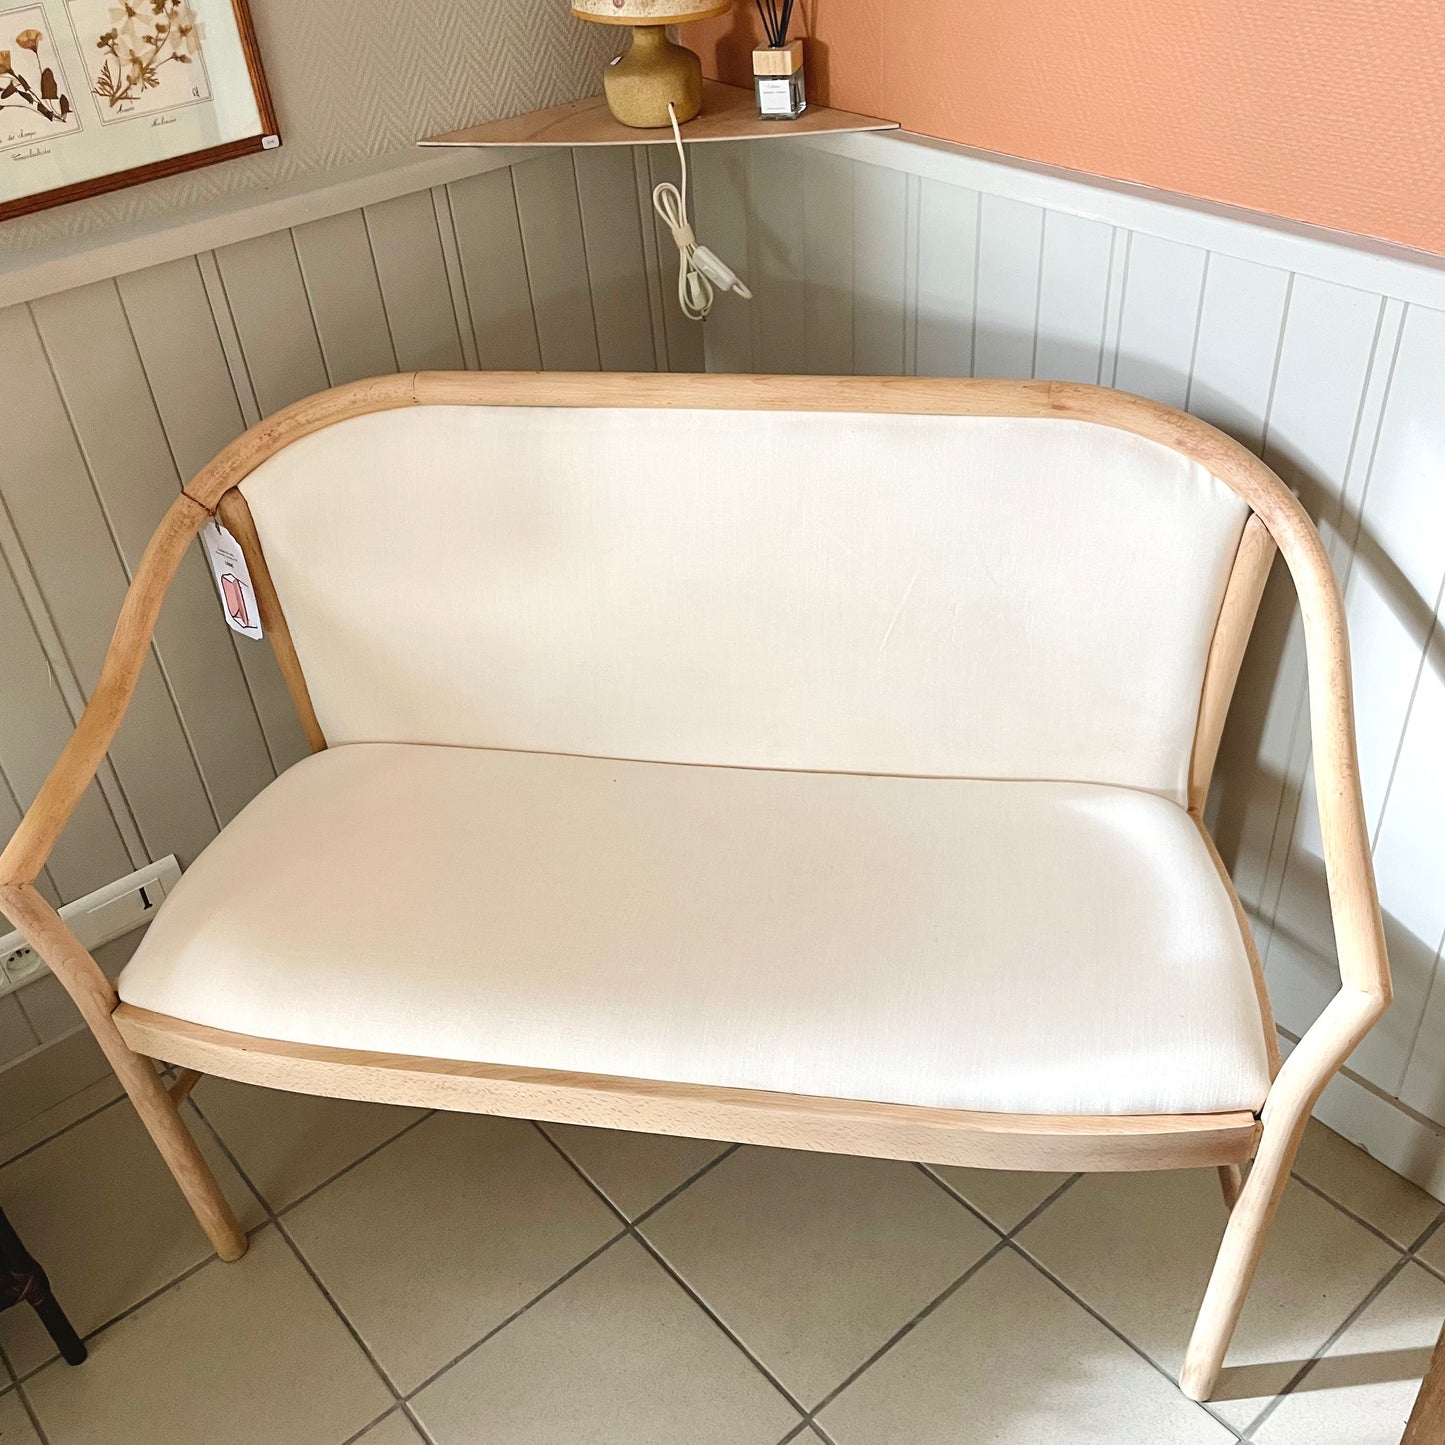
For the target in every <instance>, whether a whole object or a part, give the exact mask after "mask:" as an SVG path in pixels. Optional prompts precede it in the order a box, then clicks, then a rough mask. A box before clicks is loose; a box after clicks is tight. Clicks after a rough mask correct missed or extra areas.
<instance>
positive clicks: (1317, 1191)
mask: <svg viewBox="0 0 1445 1445" xmlns="http://www.w3.org/2000/svg"><path fill="white" fill-rule="evenodd" d="M1289 1177H1290V1178H1291V1179H1293V1180H1294V1182H1295V1183H1296V1184H1301V1185H1303V1186H1304V1187H1305V1188H1306V1189H1308V1190H1309V1192H1310V1193H1311V1194H1313V1195H1315V1196H1316V1197H1317V1198H1319V1199H1323V1200H1324V1202H1325V1203H1326V1204H1332V1205H1333V1206H1334V1207H1335V1208H1336V1209H1338V1210H1339V1212H1340V1213H1341V1214H1343V1215H1344V1216H1345V1218H1346V1219H1351V1220H1353V1221H1354V1222H1355V1223H1356V1224H1358V1225H1359V1226H1360V1228H1361V1229H1367V1230H1369V1232H1370V1233H1371V1234H1373V1235H1374V1236H1375V1238H1376V1239H1378V1240H1381V1241H1382V1242H1383V1243H1385V1244H1388V1245H1389V1246H1390V1248H1391V1249H1393V1250H1394V1251H1395V1253H1396V1254H1407V1253H1408V1252H1409V1249H1410V1246H1409V1245H1404V1244H1400V1243H1399V1242H1398V1241H1397V1240H1393V1239H1391V1238H1390V1236H1389V1235H1388V1234H1386V1233H1385V1231H1384V1230H1383V1229H1381V1228H1380V1227H1379V1226H1378V1225H1376V1224H1371V1223H1370V1221H1369V1220H1368V1219H1366V1218H1364V1216H1363V1215H1359V1214H1356V1213H1355V1211H1354V1210H1353V1209H1351V1208H1350V1207H1349V1206H1348V1205H1347V1204H1341V1203H1340V1201H1339V1200H1338V1199H1336V1198H1335V1197H1334V1195H1333V1194H1330V1193H1329V1192H1328V1191H1327V1190H1326V1189H1325V1188H1324V1187H1323V1186H1322V1185H1319V1184H1315V1183H1313V1182H1312V1181H1311V1180H1309V1179H1306V1178H1305V1177H1304V1175H1303V1174H1297V1173H1295V1172H1294V1171H1293V1170H1291V1171H1290V1176H1289ZM1434 1222H1435V1221H1432V1223H1434Z"/></svg>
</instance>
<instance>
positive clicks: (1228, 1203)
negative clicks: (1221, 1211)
mask: <svg viewBox="0 0 1445 1445" xmlns="http://www.w3.org/2000/svg"><path fill="white" fill-rule="evenodd" d="M1243 1185H1244V1170H1243V1169H1241V1168H1240V1167H1239V1165H1238V1164H1221V1165H1220V1166H1219V1192H1220V1193H1221V1194H1222V1195H1224V1207H1225V1208H1226V1209H1233V1208H1234V1206H1235V1205H1236V1204H1238V1203H1239V1191H1240V1189H1241V1188H1242V1187H1243Z"/></svg>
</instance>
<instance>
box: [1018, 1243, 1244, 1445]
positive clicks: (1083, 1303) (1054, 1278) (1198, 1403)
mask: <svg viewBox="0 0 1445 1445" xmlns="http://www.w3.org/2000/svg"><path fill="white" fill-rule="evenodd" d="M1006 1243H1007V1245H1008V1247H1009V1248H1010V1249H1011V1250H1013V1251H1014V1252H1015V1253H1016V1254H1017V1255H1018V1256H1019V1258H1020V1259H1023V1260H1025V1261H1027V1262H1028V1263H1029V1264H1031V1265H1032V1266H1033V1267H1034V1268H1035V1269H1036V1270H1037V1271H1038V1272H1039V1273H1040V1274H1041V1275H1043V1277H1044V1278H1045V1279H1046V1280H1048V1282H1049V1283H1050V1284H1052V1285H1053V1286H1054V1287H1055V1288H1056V1289H1058V1290H1059V1291H1060V1292H1061V1293H1062V1294H1064V1295H1066V1296H1067V1297H1068V1298H1069V1299H1071V1300H1073V1302H1074V1303H1075V1304H1076V1305H1078V1306H1079V1308H1080V1309H1081V1310H1083V1311H1084V1312H1085V1313H1086V1314H1088V1315H1089V1316H1091V1317H1092V1318H1093V1319H1095V1320H1097V1321H1098V1322H1099V1323H1100V1324H1101V1325H1103V1327H1104V1328H1105V1329H1106V1330H1108V1331H1109V1333H1110V1334H1111V1335H1113V1336H1114V1337H1115V1338H1116V1339H1117V1340H1119V1341H1121V1342H1122V1343H1123V1344H1124V1345H1126V1346H1127V1347H1128V1348H1129V1349H1130V1350H1132V1351H1133V1352H1134V1353H1135V1354H1136V1355H1138V1356H1139V1358H1140V1359H1141V1360H1143V1361H1144V1363H1145V1364H1147V1365H1149V1366H1150V1367H1151V1368H1152V1369H1154V1370H1156V1371H1158V1373H1159V1374H1161V1375H1162V1376H1163V1377H1164V1378H1165V1379H1166V1380H1168V1382H1169V1383H1170V1385H1171V1386H1173V1387H1174V1389H1175V1390H1178V1389H1179V1380H1178V1377H1177V1376H1176V1375H1175V1374H1173V1373H1172V1372H1171V1371H1169V1370H1166V1369H1165V1368H1164V1366H1163V1365H1161V1364H1160V1363H1159V1361H1158V1360H1156V1359H1155V1358H1154V1357H1153V1356H1152V1355H1150V1354H1149V1353H1148V1352H1147V1351H1146V1350H1144V1349H1143V1348H1142V1347H1141V1346H1139V1345H1137V1344H1135V1342H1134V1341H1133V1340H1131V1339H1130V1338H1129V1336H1128V1335H1126V1334H1125V1333H1124V1332H1123V1330H1121V1329H1120V1328H1119V1327H1118V1326H1117V1325H1115V1324H1114V1323H1113V1321H1112V1320H1110V1319H1109V1318H1108V1317H1107V1316H1106V1315H1104V1314H1102V1313H1100V1311H1099V1310H1097V1309H1095V1308H1094V1306H1093V1305H1091V1304H1090V1303H1089V1302H1088V1300H1086V1299H1085V1298H1084V1297H1083V1296H1082V1295H1080V1294H1079V1293H1077V1292H1076V1291H1075V1290H1074V1289H1072V1288H1071V1287H1070V1286H1069V1285H1067V1284H1065V1283H1064V1281H1063V1280H1062V1279H1060V1278H1059V1276H1058V1275H1056V1274H1055V1273H1054V1272H1053V1271H1052V1270H1051V1269H1049V1268H1048V1266H1047V1265H1045V1264H1044V1263H1043V1262H1042V1261H1041V1260H1039V1259H1036V1258H1035V1257H1034V1256H1033V1255H1032V1254H1030V1253H1029V1252H1028V1250H1027V1249H1025V1248H1024V1246H1023V1245H1022V1244H1020V1243H1019V1242H1018V1241H1017V1240H1014V1239H1009V1240H1007V1241H1006ZM1180 1394H1181V1398H1187V1397H1184V1396H1183V1392H1182V1391H1180ZM1188 1403H1189V1404H1191V1405H1193V1406H1195V1407H1196V1408H1197V1409H1199V1410H1201V1411H1202V1412H1203V1413H1204V1414H1206V1415H1208V1416H1209V1418H1210V1419H1211V1420H1213V1421H1215V1422H1216V1423H1217V1424H1218V1425H1220V1426H1221V1427H1222V1428H1223V1429H1225V1430H1228V1431H1229V1433H1230V1434H1231V1435H1233V1436H1234V1438H1235V1439H1236V1440H1243V1438H1244V1437H1243V1435H1241V1434H1240V1432H1239V1431H1238V1430H1237V1429H1235V1427H1234V1426H1233V1425H1231V1424H1230V1423H1229V1421H1228V1420H1225V1419H1224V1418H1223V1417H1222V1416H1220V1415H1219V1414H1218V1413H1217V1412H1216V1411H1215V1409H1214V1408H1213V1407H1212V1406H1211V1405H1209V1404H1208V1403H1207V1402H1205V1401H1203V1400H1190V1401H1189V1402H1188Z"/></svg>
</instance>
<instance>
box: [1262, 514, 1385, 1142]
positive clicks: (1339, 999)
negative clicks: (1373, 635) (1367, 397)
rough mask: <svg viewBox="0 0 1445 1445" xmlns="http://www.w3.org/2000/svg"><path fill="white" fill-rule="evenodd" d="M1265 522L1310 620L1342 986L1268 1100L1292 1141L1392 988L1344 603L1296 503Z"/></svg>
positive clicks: (1314, 724) (1308, 644)
mask: <svg viewBox="0 0 1445 1445" xmlns="http://www.w3.org/2000/svg"><path fill="white" fill-rule="evenodd" d="M1281 492H1282V489H1281ZM1261 516H1262V519H1263V520H1264V522H1265V524H1266V525H1267V526H1268V527H1269V529H1270V531H1271V533H1272V534H1273V535H1274V538H1275V540H1276V542H1277V543H1278V544H1279V548H1280V551H1281V552H1282V553H1283V554H1284V557H1285V561H1286V563H1287V564H1288V566H1289V569H1290V574H1291V576H1292V577H1293V579H1294V585H1295V592H1296V594H1297V595H1298V597H1299V602H1300V612H1301V615H1302V617H1303V620H1304V633H1305V653H1306V658H1307V662H1308V669H1309V705H1310V741H1311V746H1312V752H1313V759H1314V774H1315V795H1316V798H1317V800H1318V804H1319V817H1320V834H1321V837H1322V839H1323V843H1324V863H1325V877H1326V880H1327V882H1328V884H1329V898H1330V913H1331V916H1332V919H1333V923H1334V933H1335V947H1336V952H1337V955H1338V959H1339V969H1340V982H1341V984H1342V985H1343V986H1342V987H1341V989H1340V991H1339V993H1337V994H1336V995H1335V997H1334V998H1333V999H1331V1001H1330V1003H1329V1004H1328V1005H1327V1006H1326V1008H1325V1010H1324V1012H1323V1013H1321V1014H1320V1016H1319V1018H1317V1019H1316V1020H1315V1022H1314V1023H1313V1024H1311V1025H1310V1027H1309V1028H1308V1029H1307V1030H1306V1031H1305V1034H1304V1036H1303V1037H1302V1038H1301V1039H1300V1041H1299V1043H1298V1044H1297V1045H1296V1046H1295V1049H1294V1051H1293V1052H1292V1053H1291V1054H1290V1056H1289V1058H1288V1059H1286V1060H1285V1063H1284V1065H1283V1067H1282V1068H1281V1069H1280V1071H1279V1075H1278V1077H1277V1078H1276V1079H1275V1082H1274V1085H1273V1087H1272V1088H1271V1089H1270V1092H1269V1097H1268V1099H1267V1100H1266V1102H1265V1106H1264V1117H1265V1119H1266V1121H1270V1120H1278V1121H1280V1122H1281V1123H1284V1122H1286V1121H1288V1124H1289V1125H1290V1127H1287V1128H1286V1129H1285V1130H1284V1132H1285V1134H1286V1135H1292V1134H1294V1133H1296V1132H1297V1131H1298V1130H1301V1129H1303V1127H1304V1122H1305V1120H1306V1119H1307V1118H1308V1116H1309V1113H1310V1110H1311V1109H1313V1107H1314V1104H1315V1101H1316V1099H1318V1098H1319V1095H1320V1093H1321V1091H1322V1090H1323V1089H1324V1087H1325V1085H1326V1084H1327V1083H1328V1082H1329V1081H1330V1079H1331V1078H1332V1077H1333V1076H1334V1074H1335V1073H1336V1072H1337V1070H1338V1069H1339V1068H1340V1066H1341V1065H1342V1064H1343V1063H1344V1062H1345V1060H1346V1059H1347V1058H1348V1057H1349V1056H1350V1054H1351V1052H1352V1051H1353V1050H1354V1048H1355V1046H1356V1045H1357V1044H1358V1043H1359V1042H1360V1040H1361V1039H1362V1038H1364V1036H1365V1034H1366V1033H1368V1032H1369V1030H1370V1028H1371V1026H1372V1025H1373V1024H1374V1023H1375V1022H1376V1020H1378V1019H1379V1017H1380V1015H1381V1014H1383V1013H1384V1012H1385V1010H1386V1009H1387V1008H1388V1007H1389V1006H1390V1000H1391V998H1392V997H1393V990H1392V988H1391V984H1390V965H1389V960H1388V957H1387V955H1386V952H1385V930H1384V924H1383V921H1382V919H1381V916H1380V900H1379V896H1378V894H1377V892H1376V889H1375V868H1374V861H1373V859H1372V857H1371V854H1370V835H1369V829H1368V826H1367V824H1366V822H1365V807H1364V800H1363V798H1362V797H1361V794H1360V768H1359V759H1358V757H1357V755H1356V750H1355V717H1354V694H1353V688H1352V685H1351V681H1350V649H1349V638H1348V635H1347V633H1346V629H1345V609H1344V601H1343V599H1342V598H1341V596H1340V589H1339V585H1338V583H1337V582H1336V581H1335V575H1334V571H1333V569H1332V568H1331V566H1330V562H1329V557H1328V555H1327V554H1326V552H1325V549H1324V543H1323V542H1322V541H1321V540H1320V536H1319V533H1318V532H1317V531H1316V530H1315V527H1314V524H1313V522H1311V521H1310V519H1309V516H1308V514H1307V513H1306V512H1305V510H1304V508H1303V507H1302V506H1301V505H1300V504H1299V502H1298V501H1297V500H1296V499H1295V498H1294V497H1292V496H1290V495H1289V494H1287V493H1283V492H1282V495H1281V498H1280V499H1279V501H1278V503H1277V504H1276V505H1275V506H1274V507H1273V508H1271V509H1270V511H1269V512H1268V513H1266V512H1264V511H1263V510H1261ZM1266 1132H1267V1133H1268V1132H1269V1131H1266Z"/></svg>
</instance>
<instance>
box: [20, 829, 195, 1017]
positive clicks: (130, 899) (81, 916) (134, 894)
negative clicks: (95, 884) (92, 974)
mask: <svg viewBox="0 0 1445 1445" xmlns="http://www.w3.org/2000/svg"><path fill="white" fill-rule="evenodd" d="M180 876H181V868H180V864H178V863H177V862H176V860H175V858H174V857H166V858H162V859H161V860H160V862H159V863H148V864H146V866H145V867H144V868H138V869H136V871H135V872H134V873H130V874H127V875H126V877H124V878H117V879H116V881H115V882H114V883H107V884H106V885H105V887H104V888H97V889H96V890H95V892H94V893H89V894H87V895H86V896H85V897H84V898H77V899H76V900H75V902H74V903H67V904H66V905H65V906H64V907H63V908H62V909H61V910H60V916H61V917H62V918H63V919H64V920H65V921H66V923H67V924H68V925H69V926H70V930H71V932H72V933H74V934H75V936H76V937H77V938H78V939H79V940H80V941H81V943H83V944H84V945H85V947H86V948H90V949H95V948H99V947H100V945H101V944H102V943H109V942H110V941H111V939H112V938H119V937H120V936H121V935H122V934H123V933H129V932H130V931H131V930H132V929H133V928H143V927H144V926H145V925H146V924H147V923H149V922H150V921H151V919H152V918H154V917H155V912H156V909H158V908H159V907H160V906H161V901H162V900H163V899H164V898H165V896H166V894H167V893H169V892H170V891H171V889H172V888H174V887H175V886H176V884H177V883H178V882H179V881H180ZM48 972H49V970H48V969H47V968H46V966H45V963H44V961H43V960H42V959H41V958H40V956H39V955H38V954H37V953H36V952H35V950H34V949H33V948H31V946H30V945H29V944H28V943H26V941H25V940H24V939H23V938H22V937H21V936H20V935H19V934H18V933H7V934H6V935H5V936H4V937H3V938H0V997H3V996H4V995H5V994H7V993H13V992H14V991H15V990H16V989H17V988H20V987H22V986H23V985H25V984H27V983H29V982H30V981H31V980H32V979H36V978H39V977H40V976H41V975H42V974H44V973H48Z"/></svg>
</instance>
